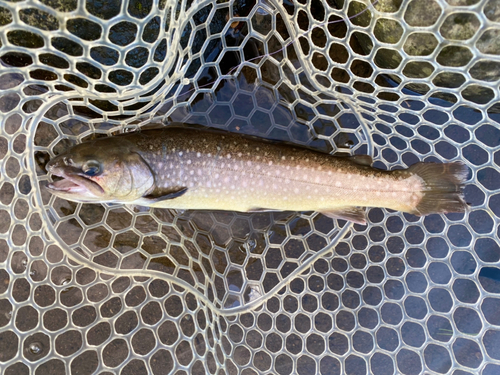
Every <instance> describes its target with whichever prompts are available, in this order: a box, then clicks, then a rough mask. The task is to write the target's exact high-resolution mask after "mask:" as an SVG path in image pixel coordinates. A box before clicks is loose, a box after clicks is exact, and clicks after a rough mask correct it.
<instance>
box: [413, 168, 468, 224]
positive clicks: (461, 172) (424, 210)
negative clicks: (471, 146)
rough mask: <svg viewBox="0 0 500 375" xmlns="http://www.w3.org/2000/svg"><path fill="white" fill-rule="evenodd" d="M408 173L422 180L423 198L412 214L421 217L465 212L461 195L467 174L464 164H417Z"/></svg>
mask: <svg viewBox="0 0 500 375" xmlns="http://www.w3.org/2000/svg"><path fill="white" fill-rule="evenodd" d="M408 171H409V172H411V173H412V174H416V175H417V176H419V177H420V178H422V179H423V180H424V188H423V193H424V196H423V197H422V199H421V201H420V202H419V203H418V205H417V207H416V208H415V211H413V212H412V213H413V214H415V215H420V216H422V215H429V214H434V213H447V212H465V211H467V209H468V205H467V203H466V202H465V200H464V196H463V193H462V189H463V185H464V182H465V181H466V180H467V175H468V172H469V170H468V168H467V166H466V165H465V164H463V163H461V162H455V163H443V164H441V163H417V164H415V165H413V166H411V167H410V168H409V170H408Z"/></svg>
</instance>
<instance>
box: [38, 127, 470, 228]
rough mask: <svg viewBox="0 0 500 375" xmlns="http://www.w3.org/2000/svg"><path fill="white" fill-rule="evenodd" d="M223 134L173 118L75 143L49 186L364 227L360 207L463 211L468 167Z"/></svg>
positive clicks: (54, 164)
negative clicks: (408, 162) (389, 163)
mask: <svg viewBox="0 0 500 375" xmlns="http://www.w3.org/2000/svg"><path fill="white" fill-rule="evenodd" d="M371 164H372V159H371V157H369V156H366V155H357V156H354V157H339V156H335V155H330V154H327V153H322V152H319V151H315V150H312V149H309V148H305V147H300V146H296V145H293V144H288V143H282V142H277V141H272V140H271V141H270V140H265V139H259V138H257V137H253V136H246V135H242V134H237V133H230V132H225V131H215V130H210V129H200V128H187V127H185V126H182V125H181V124H171V125H168V126H163V127H162V128H158V129H150V130H141V131H136V132H130V133H124V134H119V135H114V136H111V137H104V138H99V139H95V140H91V141H87V142H83V143H80V144H77V145H76V146H74V147H72V148H70V149H69V150H67V151H66V152H64V153H62V154H60V155H57V156H55V157H54V158H52V159H51V160H50V161H49V162H48V164H47V166H46V168H47V170H48V172H49V173H50V174H51V176H52V182H50V183H49V184H48V185H47V186H46V189H47V190H48V191H49V192H50V193H52V194H53V195H55V196H57V197H59V198H63V199H67V200H70V201H74V202H82V203H121V204H130V205H136V206H137V205H139V206H146V207H158V208H169V209H179V210H222V211H240V212H264V211H299V212H303V211H316V212H320V213H322V214H324V215H326V216H328V217H331V218H335V219H343V220H348V221H352V222H354V223H358V224H366V215H365V207H381V208H387V209H391V210H395V211H403V212H407V213H411V214H415V215H418V216H424V215H429V214H434V213H449V212H465V211H467V209H468V205H467V203H466V202H465V200H464V196H463V187H464V183H465V181H466V180H467V176H468V173H469V171H468V168H467V166H466V165H465V164H463V163H461V162H448V163H431V162H419V163H416V164H414V165H412V166H410V167H409V168H408V169H397V170H392V171H386V170H381V169H377V168H373V167H372V166H371Z"/></svg>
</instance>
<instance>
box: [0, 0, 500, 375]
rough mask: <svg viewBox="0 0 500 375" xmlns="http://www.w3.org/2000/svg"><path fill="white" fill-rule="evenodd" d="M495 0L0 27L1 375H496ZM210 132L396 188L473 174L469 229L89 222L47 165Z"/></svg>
mask: <svg viewBox="0 0 500 375" xmlns="http://www.w3.org/2000/svg"><path fill="white" fill-rule="evenodd" d="M499 55H500V4H499V3H498V1H496V0H489V1H487V0H447V1H444V0H412V1H400V0H399V1H398V0H383V1H378V2H377V3H375V4H370V3H369V2H368V1H365V0H356V1H354V0H352V1H351V0H312V1H306V0H298V1H294V2H292V1H289V0H284V1H283V2H278V1H274V0H264V1H257V2H256V1H251V0H250V1H248V0H246V1H245V0H242V1H226V0H217V1H192V0H183V1H178V2H177V1H170V0H159V1H153V0H128V1H126V0H123V1H121V0H110V1H107V2H101V1H93V0H87V1H83V0H82V1H78V0H26V1H22V0H21V1H8V2H7V1H5V2H1V3H0V66H1V70H0V90H1V91H0V121H1V124H2V126H1V128H0V174H1V176H0V262H2V269H0V279H1V282H0V294H1V295H0V311H1V314H0V327H1V328H0V370H1V372H2V373H4V374H9V375H12V374H37V375H38V374H118V373H119V374H155V375H160V374H171V373H172V374H179V375H180V374H204V373H207V374H244V375H250V374H257V373H277V374H280V375H284V374H292V373H294V374H301V375H303V374H341V373H342V374H343V373H345V374H355V375H358V374H368V373H370V374H384V375H385V374H393V373H402V374H406V375H413V374H424V373H426V374H427V373H442V374H455V375H458V374H477V373H482V374H499V373H500V269H499V268H498V266H499V260H500V247H499V228H500V226H499V222H500V173H499V172H500V171H499V165H500V146H499V145H500V130H499V129H498V126H499V125H498V124H499V123H500V104H499V90H498V85H499V80H500V58H499ZM172 121H178V122H185V123H193V124H194V123H195V124H201V125H205V126H209V127H215V128H220V129H226V130H229V131H233V132H242V133H247V134H254V135H258V136H261V137H264V138H271V139H278V140H285V141H290V142H293V143H297V144H302V145H307V146H309V147H313V148H316V149H319V150H321V151H324V152H330V153H334V152H337V151H343V152H348V153H351V154H370V155H372V156H373V158H374V160H375V163H374V165H375V166H376V167H379V168H382V169H394V168H398V167H408V166H409V165H411V164H414V163H416V162H417V161H420V160H424V161H438V162H443V161H448V160H460V161H462V162H464V163H466V164H467V166H468V167H469V168H470V173H469V179H468V181H467V185H466V188H465V195H466V199H467V201H468V202H470V204H471V210H470V211H469V212H468V213H466V214H447V215H430V216H428V217H423V218H419V217H416V216H413V215H409V214H402V213H399V212H393V211H390V210H385V209H370V210H369V211H368V214H367V215H368V221H369V223H368V225H367V226H359V225H352V224H349V223H346V222H344V221H335V220H332V219H330V218H327V217H325V216H323V215H321V214H317V213H311V212H302V213H290V212H283V213H254V214H244V213H236V212H204V211H186V212H180V211H173V210H166V209H149V208H143V207H132V206H121V205H111V204H102V205H90V204H76V203H72V202H68V201H65V200H62V199H59V198H55V197H53V196H51V195H50V194H48V193H47V192H46V191H45V190H44V189H42V187H43V186H44V185H46V184H47V183H48V182H49V179H50V177H49V176H48V175H47V173H46V170H45V169H44V166H45V164H46V162H47V160H48V159H50V158H51V157H53V156H54V155H57V154H58V153H60V152H61V151H63V150H65V149H67V148H68V147H70V146H71V145H74V144H76V143H78V142H80V141H83V140H85V139H89V138H92V137H99V136H106V135H110V134H115V133H118V132H123V131H130V130H135V129H137V128H140V127H142V126H145V125H148V124H151V123H164V124H166V123H169V122H172Z"/></svg>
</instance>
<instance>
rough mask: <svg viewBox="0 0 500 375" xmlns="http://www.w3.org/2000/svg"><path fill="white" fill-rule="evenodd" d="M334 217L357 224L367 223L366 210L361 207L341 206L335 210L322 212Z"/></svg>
mask: <svg viewBox="0 0 500 375" xmlns="http://www.w3.org/2000/svg"><path fill="white" fill-rule="evenodd" d="M321 213H322V214H323V215H325V216H327V217H329V218H332V219H343V220H347V221H352V222H353V223H356V224H361V225H366V215H365V210H364V209H363V208H361V207H339V208H337V209H334V210H329V211H325V212H323V211H322V212H321Z"/></svg>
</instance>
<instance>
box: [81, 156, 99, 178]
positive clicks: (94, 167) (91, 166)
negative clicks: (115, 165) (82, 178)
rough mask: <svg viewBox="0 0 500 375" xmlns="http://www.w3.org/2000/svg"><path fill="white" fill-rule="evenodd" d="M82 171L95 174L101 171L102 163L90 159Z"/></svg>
mask: <svg viewBox="0 0 500 375" xmlns="http://www.w3.org/2000/svg"><path fill="white" fill-rule="evenodd" d="M82 171H83V173H85V174H86V175H87V176H95V175H97V174H98V173H99V172H100V171H101V165H100V164H99V162H97V161H95V160H89V161H88V162H86V163H85V164H84V165H83V167H82Z"/></svg>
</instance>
